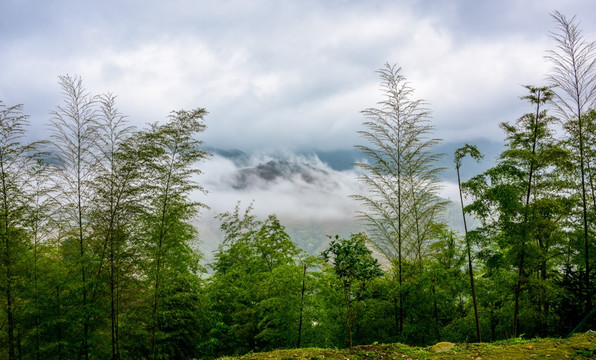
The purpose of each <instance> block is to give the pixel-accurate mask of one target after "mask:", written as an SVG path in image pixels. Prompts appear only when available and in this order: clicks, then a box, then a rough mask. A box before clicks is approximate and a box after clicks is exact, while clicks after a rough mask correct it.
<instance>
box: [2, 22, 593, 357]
mask: <svg viewBox="0 0 596 360" xmlns="http://www.w3.org/2000/svg"><path fill="white" fill-rule="evenodd" d="M553 16H554V18H555V20H556V21H557V24H558V25H559V26H560V27H559V29H558V30H559V32H558V33H556V34H555V35H554V39H555V41H556V42H557V44H558V47H557V50H555V51H552V52H549V55H548V60H549V61H551V64H552V72H551V75H550V77H549V81H550V83H551V85H552V86H542V87H536V86H527V87H526V90H527V92H528V93H526V94H525V95H523V96H522V100H524V101H526V102H527V105H528V112H527V114H525V115H522V116H521V117H520V118H519V119H517V121H512V122H509V123H503V124H501V127H502V129H503V131H504V133H505V151H504V152H503V153H502V154H501V156H500V158H499V159H498V161H497V162H496V164H495V165H494V167H492V168H490V169H489V170H487V171H486V172H484V173H482V174H478V175H476V176H474V177H472V178H470V179H461V178H460V177H459V169H460V167H461V166H466V164H465V161H467V160H465V158H466V156H468V155H469V156H470V157H472V158H473V159H476V160H480V159H481V157H482V156H481V154H480V153H478V151H477V149H476V148H475V147H474V146H473V145H465V146H464V147H462V148H461V149H458V151H456V153H455V154H454V167H453V169H452V170H453V173H454V174H457V180H458V184H459V185H460V191H461V194H462V207H463V206H464V205H465V204H464V200H463V199H464V195H465V197H466V199H467V205H466V206H465V207H464V208H463V209H462V215H463V219H464V223H465V221H466V217H467V218H470V217H474V218H475V219H476V222H477V223H479V224H480V225H479V226H477V227H476V228H474V229H468V228H467V227H466V231H465V232H464V233H458V232H455V231H454V230H452V229H450V228H448V226H447V225H445V222H444V219H443V217H442V214H443V210H444V206H445V202H444V201H443V200H442V199H440V198H439V197H438V196H437V194H438V192H439V190H440V187H439V183H438V174H439V172H440V171H441V170H442V169H439V168H437V165H436V161H437V160H438V158H439V157H440V156H439V155H437V154H436V153H435V152H434V151H433V150H434V147H435V146H436V145H437V144H438V143H439V140H438V139H435V138H433V132H434V127H433V126H432V124H431V122H430V113H429V111H428V109H427V104H426V103H425V102H424V101H422V100H417V99H415V98H414V97H413V89H412V88H411V87H410V86H409V84H408V83H407V81H406V80H405V77H404V76H403V75H402V73H401V69H400V68H398V67H396V66H393V65H387V66H386V67H385V68H383V69H381V70H379V75H380V77H381V88H382V93H383V99H382V100H381V101H380V102H379V103H378V106H377V107H374V108H369V109H366V110H364V111H363V115H364V116H365V118H366V120H365V122H364V126H363V130H361V131H360V134H361V135H362V138H363V140H364V142H365V143H364V144H363V145H360V146H358V148H359V149H360V150H361V151H363V152H364V153H365V154H366V155H367V156H368V158H369V159H370V161H369V162H367V163H362V164H358V166H359V167H360V168H361V169H362V170H363V171H362V175H361V181H362V182H363V183H364V184H365V185H366V186H367V187H368V189H369V191H368V192H367V193H366V194H357V195H355V196H354V198H355V199H356V200H357V201H360V202H361V203H362V205H363V210H362V213H361V214H360V220H361V221H362V223H363V225H364V226H365V228H366V233H362V234H352V235H351V236H349V237H347V238H340V237H334V238H331V239H330V243H329V247H328V248H327V250H325V251H324V252H323V253H322V254H321V256H310V255H308V254H306V253H305V252H304V251H302V250H301V249H299V248H297V247H296V245H295V243H294V242H292V240H291V239H290V237H289V236H288V234H287V232H286V231H285V228H284V226H283V225H282V224H281V223H280V221H279V220H278V219H277V217H276V216H275V215H271V216H269V217H267V218H266V219H259V218H257V217H255V216H254V215H253V214H252V207H251V206H248V207H247V208H246V209H242V207H241V205H240V204H238V205H237V206H236V208H235V209H234V210H233V211H231V212H226V213H222V214H219V215H218V219H219V221H220V223H221V230H222V233H223V234H224V236H225V238H224V241H223V243H222V244H221V246H220V247H219V249H218V250H217V252H216V255H215V259H214V261H213V262H212V263H211V264H209V265H208V266H209V268H203V267H202V266H201V254H200V253H198V252H197V250H196V248H195V247H194V246H193V241H194V240H195V239H196V238H197V237H198V236H199V234H197V232H196V229H195V228H194V227H193V226H191V225H190V220H191V219H193V218H194V217H195V216H196V215H197V213H198V210H199V208H200V207H202V206H204V205H203V204H200V203H196V202H194V201H193V200H192V198H191V194H192V193H193V192H195V191H203V189H202V188H201V187H200V185H199V184H197V183H195V179H196V177H195V175H196V174H198V173H199V170H198V169H199V168H200V161H201V160H202V159H204V158H206V157H207V156H208V154H207V153H206V152H204V151H203V150H201V145H202V143H201V141H200V140H198V139H197V138H198V136H199V135H200V133H201V132H203V131H204V130H205V124H204V118H205V116H206V115H207V113H206V111H205V110H204V109H195V110H191V111H184V110H180V111H174V112H172V113H171V114H170V116H169V117H168V119H167V121H165V122H164V123H160V124H151V125H150V126H148V127H147V128H145V129H136V128H133V127H131V126H130V125H129V123H128V122H127V121H126V118H125V116H124V115H123V114H121V113H120V112H119V111H118V109H117V105H116V101H115V97H114V96H112V95H110V94H107V95H101V96H95V95H92V94H90V93H88V92H87V91H86V90H85V88H84V86H83V83H82V81H81V79H80V78H78V77H71V76H62V77H60V86H61V88H62V90H63V95H64V103H63V104H62V105H60V106H58V107H57V108H56V109H55V110H54V111H53V112H52V117H51V120H50V123H49V128H50V136H49V137H48V138H47V139H45V140H43V141H39V142H34V143H27V142H26V137H25V135H26V131H27V126H28V125H29V119H28V117H27V116H26V115H24V114H23V108H22V106H20V105H17V106H7V105H4V104H3V103H0V241H1V243H0V250H1V251H0V259H1V261H0V270H1V271H0V290H1V294H0V306H1V307H2V310H3V311H2V313H1V314H0V358H3V359H4V358H6V359H10V360H13V359H82V358H84V359H89V358H91V359H108V358H111V359H138V358H147V359H148V358H151V359H191V358H212V357H216V356H220V355H225V354H238V353H246V352H250V351H256V350H268V349H274V348H291V347H312V346H317V347H345V346H351V345H352V344H366V343H374V342H383V343H388V342H395V341H400V342H405V343H409V344H417V345H418V344H428V343H431V342H435V341H438V340H450V341H476V340H478V341H483V340H484V341H489V340H498V339H504V338H509V337H517V336H521V335H522V334H525V336H527V337H534V336H564V335H567V334H568V333H569V332H570V331H572V330H573V329H574V327H575V326H576V325H578V324H582V323H581V321H582V319H583V318H584V316H586V315H589V314H590V312H592V313H593V311H594V309H593V307H592V306H593V302H594V291H593V285H592V284H593V283H594V279H595V278H596V276H595V275H594V271H593V270H592V269H593V267H594V265H595V263H596V255H595V253H596V245H595V244H594V240H593V238H594V231H595V230H596V229H594V218H595V216H596V190H595V189H594V176H596V175H595V174H594V169H595V167H596V164H595V163H594V161H595V158H596V157H595V156H594V149H596V111H595V110H594V102H595V98H596V95H595V94H596V90H595V89H596V76H595V74H596V65H595V62H594V61H595V51H596V50H595V49H596V45H595V44H594V43H593V42H587V41H586V40H585V39H584V38H583V37H582V36H581V33H580V32H579V29H578V28H577V25H576V22H575V21H574V19H571V20H569V19H567V18H565V17H564V16H562V15H561V14H559V13H555V14H553ZM551 109H552V110H551ZM559 125H562V126H559ZM454 181H455V179H454ZM321 236H324V234H321ZM367 245H368V246H370V248H372V249H373V250H375V253H372V252H371V250H370V249H369V248H368V247H367ZM379 259H380V260H381V262H379ZM590 327H591V328H594V327H596V316H592V317H591V318H590V317H588V318H587V321H586V322H584V323H583V325H582V327H580V329H584V330H585V329H587V328H590Z"/></svg>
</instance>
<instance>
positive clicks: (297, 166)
mask: <svg viewBox="0 0 596 360" xmlns="http://www.w3.org/2000/svg"><path fill="white" fill-rule="evenodd" d="M327 176H328V172H327V171H325V170H324V169H320V168H316V167H315V166H313V165H312V164H310V163H306V162H301V163H298V162H289V161H285V160H270V161H268V162H266V163H264V164H258V165H257V166H255V167H249V168H243V169H239V170H238V172H237V173H236V176H235V179H234V185H233V186H234V188H235V189H246V188H247V187H249V186H250V185H251V184H254V181H252V180H253V179H251V178H258V179H261V180H264V181H276V180H292V179H294V178H295V177H299V178H300V179H301V180H302V181H304V182H305V183H307V184H313V183H315V182H316V181H318V180H321V179H325V178H326V177H327Z"/></svg>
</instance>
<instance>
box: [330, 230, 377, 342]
mask: <svg viewBox="0 0 596 360" xmlns="http://www.w3.org/2000/svg"><path fill="white" fill-rule="evenodd" d="M367 239H368V238H367V237H366V235H365V234H362V233H359V234H352V235H351V236H350V237H349V238H348V239H340V238H339V236H337V235H336V236H335V239H333V240H331V242H330V243H329V247H328V248H327V249H326V250H325V251H323V253H322V254H321V256H322V257H323V258H324V259H325V261H327V262H330V263H331V264H332V267H333V272H334V273H335V276H336V277H337V280H338V282H339V283H340V284H341V285H340V286H341V288H342V291H343V293H344V300H345V305H346V316H345V318H346V321H345V323H346V327H347V329H348V335H349V345H350V347H352V329H353V327H354V323H355V321H356V316H357V314H358V305H360V300H361V299H362V297H363V296H364V292H365V290H366V288H367V286H368V284H369V283H370V281H372V280H373V279H374V278H376V277H379V276H381V275H382V274H383V273H382V271H381V268H380V266H379V262H378V260H377V259H374V258H373V257H372V252H371V251H370V250H369V249H368V248H367V247H366V242H367Z"/></svg>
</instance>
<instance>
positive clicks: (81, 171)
mask: <svg viewBox="0 0 596 360" xmlns="http://www.w3.org/2000/svg"><path fill="white" fill-rule="evenodd" d="M59 83H60V86H61V87H62V93H63V95H64V104H63V105H62V106H58V107H57V108H56V110H55V111H53V112H52V119H51V120H50V123H51V132H52V135H51V136H52V144H53V146H54V148H55V152H56V156H57V157H58V162H59V166H60V171H57V172H55V174H56V179H55V182H56V185H57V186H58V187H59V188H60V189H61V198H62V202H63V209H64V210H65V216H66V217H67V219H68V220H67V221H68V224H67V225H66V226H67V227H68V229H66V230H67V231H68V232H69V233H70V236H72V237H74V238H76V239H77V242H78V246H79V249H78V250H79V266H80V269H79V271H80V274H81V282H80V284H81V285H80V287H81V294H82V299H81V309H82V314H81V319H80V321H81V326H82V339H81V350H80V353H81V354H82V356H83V357H84V358H85V359H88V358H89V319H90V317H89V310H90V309H89V301H88V300H89V299H88V295H89V285H88V268H89V264H88V256H87V255H88V254H87V247H88V244H87V239H88V235H89V234H88V230H87V228H88V222H87V219H86V215H87V204H88V203H89V201H90V200H91V198H92V192H91V187H90V181H91V180H92V179H93V178H94V176H95V170H96V168H95V163H96V147H95V146H96V140H97V133H96V127H97V125H96V121H97V100H98V99H97V97H96V96H92V95H90V94H89V93H88V92H87V91H86V89H85V87H84V85H83V81H82V79H81V78H80V77H77V76H70V75H64V76H59Z"/></svg>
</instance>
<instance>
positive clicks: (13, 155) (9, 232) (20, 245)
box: [0, 101, 39, 360]
mask: <svg viewBox="0 0 596 360" xmlns="http://www.w3.org/2000/svg"><path fill="white" fill-rule="evenodd" d="M28 125H29V119H28V116H27V115H24V114H23V113H22V105H15V106H9V107H7V106H5V105H4V104H3V103H2V102H1V101H0V246H1V254H0V259H1V262H0V266H1V269H2V275H3V281H2V285H1V287H2V288H3V295H4V296H5V301H6V305H5V312H6V332H7V347H8V348H7V351H8V359H9V360H13V359H16V356H17V354H16V347H17V342H16V337H15V331H16V330H17V315H18V314H17V312H16V308H15V303H16V300H17V294H16V289H15V287H16V286H17V285H18V283H19V282H21V281H22V279H20V277H21V276H20V275H19V273H22V271H21V270H19V268H20V269H22V268H23V266H24V265H25V264H23V263H22V259H23V258H24V257H25V253H26V252H28V248H29V244H28V243H29V239H28V226H27V225H28V221H29V217H28V215H29V211H28V209H29V202H30V201H29V200H30V199H29V194H28V193H27V189H28V188H29V181H30V180H31V179H30V172H29V169H30V167H31V166H32V164H33V162H34V159H35V158H36V157H38V156H39V151H38V150H37V149H36V147H37V145H36V144H23V143H22V140H23V138H24V136H25V131H26V127H27V126H28Z"/></svg>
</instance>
